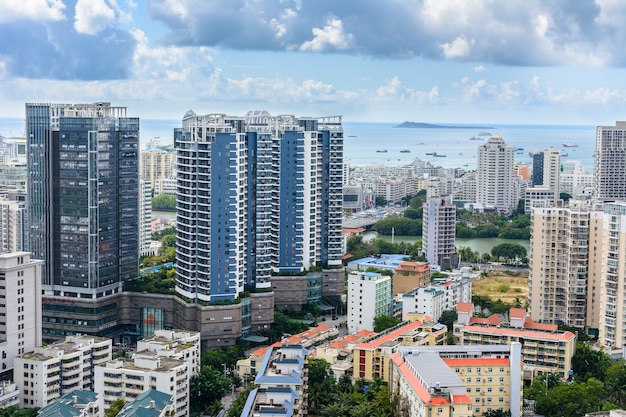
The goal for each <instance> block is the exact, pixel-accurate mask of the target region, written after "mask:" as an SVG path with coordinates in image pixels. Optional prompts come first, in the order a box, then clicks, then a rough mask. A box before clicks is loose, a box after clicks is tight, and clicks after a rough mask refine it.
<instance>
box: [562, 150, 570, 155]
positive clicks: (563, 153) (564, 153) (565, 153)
mask: <svg viewBox="0 0 626 417" xmlns="http://www.w3.org/2000/svg"><path fill="white" fill-rule="evenodd" d="M561 156H569V153H567V152H565V151H561Z"/></svg>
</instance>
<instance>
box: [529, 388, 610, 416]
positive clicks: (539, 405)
mask: <svg viewBox="0 0 626 417" xmlns="http://www.w3.org/2000/svg"><path fill="white" fill-rule="evenodd" d="M605 395H606V394H605V391H604V386H603V385H602V382H600V381H598V380H597V379H595V378H590V379H589V380H588V381H587V383H579V382H574V383H572V384H560V385H559V386H557V387H555V388H553V389H551V390H550V391H549V395H544V396H539V397H538V398H537V400H536V403H535V412H536V413H537V414H541V415H544V416H559V417H582V416H583V415H585V414H586V413H591V412H592V411H598V410H602V407H603V402H604V398H605Z"/></svg>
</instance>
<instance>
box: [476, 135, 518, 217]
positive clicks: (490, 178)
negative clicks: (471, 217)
mask: <svg viewBox="0 0 626 417" xmlns="http://www.w3.org/2000/svg"><path fill="white" fill-rule="evenodd" d="M514 156H515V148H513V147H512V146H507V145H506V143H505V142H504V139H502V137H501V136H500V135H497V134H496V135H493V136H492V137H491V138H489V140H488V141H487V143H485V144H483V145H480V146H479V147H478V158H477V164H478V165H477V169H476V202H477V203H480V204H483V205H484V206H491V207H494V208H496V209H497V210H498V211H500V212H506V213H510V212H511V211H512V210H514V209H515V207H516V206H517V199H516V195H515V194H516V192H515V187H514V183H513V160H514Z"/></svg>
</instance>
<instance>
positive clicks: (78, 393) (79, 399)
mask: <svg viewBox="0 0 626 417" xmlns="http://www.w3.org/2000/svg"><path fill="white" fill-rule="evenodd" d="M97 399H98V395H97V394H96V393H95V392H93V391H86V390H74V391H71V392H69V393H67V394H65V395H64V396H62V397H59V398H57V399H55V400H53V401H52V402H50V403H49V404H48V405H47V406H45V407H43V408H42V409H41V410H40V411H39V414H38V416H39V417H73V416H78V415H80V414H81V409H80V408H77V406H85V405H87V404H89V403H95V402H96V400H97Z"/></svg>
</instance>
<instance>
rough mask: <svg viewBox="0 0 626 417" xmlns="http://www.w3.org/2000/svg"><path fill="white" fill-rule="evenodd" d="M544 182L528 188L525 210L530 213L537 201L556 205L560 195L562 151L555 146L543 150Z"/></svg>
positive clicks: (544, 204)
mask: <svg viewBox="0 0 626 417" xmlns="http://www.w3.org/2000/svg"><path fill="white" fill-rule="evenodd" d="M542 173H543V183H542V184H540V185H535V186H534V187H530V188H527V189H526V194H525V200H524V210H525V211H526V213H530V209H531V207H532V206H533V205H534V204H535V202H536V201H541V204H542V205H543V206H544V207H545V206H546V205H548V206H550V205H555V204H556V200H558V199H559V197H560V191H559V186H560V173H561V152H560V151H559V150H557V149H554V148H553V147H549V148H547V149H546V150H545V151H543V171H542Z"/></svg>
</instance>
